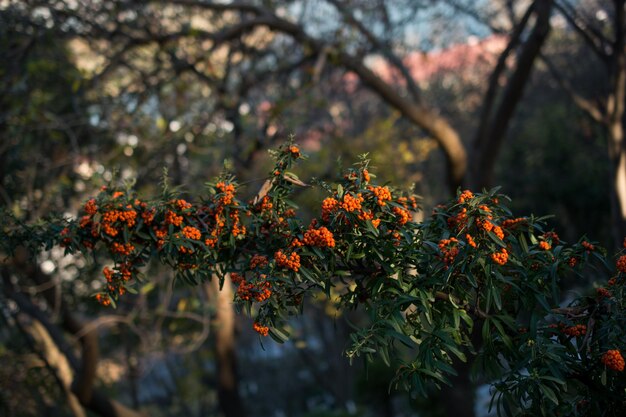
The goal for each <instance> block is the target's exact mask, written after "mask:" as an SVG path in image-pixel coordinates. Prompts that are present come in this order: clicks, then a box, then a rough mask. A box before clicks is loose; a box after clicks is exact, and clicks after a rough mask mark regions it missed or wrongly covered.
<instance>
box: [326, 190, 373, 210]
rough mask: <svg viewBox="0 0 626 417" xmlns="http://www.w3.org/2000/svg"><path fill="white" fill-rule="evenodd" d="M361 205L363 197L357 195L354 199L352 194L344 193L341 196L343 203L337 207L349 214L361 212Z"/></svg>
mask: <svg viewBox="0 0 626 417" xmlns="http://www.w3.org/2000/svg"><path fill="white" fill-rule="evenodd" d="M361 203H363V196H362V195H361V194H357V195H356V197H354V196H353V195H352V194H350V193H346V194H344V196H343V202H342V203H341V204H340V205H339V206H340V207H341V208H342V209H344V210H345V211H347V212H348V213H351V212H353V211H358V210H361ZM322 209H323V207H322Z"/></svg>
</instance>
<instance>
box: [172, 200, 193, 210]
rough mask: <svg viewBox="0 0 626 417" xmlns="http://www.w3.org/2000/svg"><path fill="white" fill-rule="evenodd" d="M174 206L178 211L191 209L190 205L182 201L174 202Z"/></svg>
mask: <svg viewBox="0 0 626 417" xmlns="http://www.w3.org/2000/svg"><path fill="white" fill-rule="evenodd" d="M174 204H175V205H176V207H178V210H180V211H184V210H189V209H190V208H191V203H189V202H187V201H185V200H182V199H178V200H174Z"/></svg>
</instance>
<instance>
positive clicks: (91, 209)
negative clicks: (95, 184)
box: [83, 198, 98, 216]
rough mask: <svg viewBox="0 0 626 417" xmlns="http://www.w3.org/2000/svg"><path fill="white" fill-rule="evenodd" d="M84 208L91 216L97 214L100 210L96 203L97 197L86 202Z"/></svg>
mask: <svg viewBox="0 0 626 417" xmlns="http://www.w3.org/2000/svg"><path fill="white" fill-rule="evenodd" d="M83 210H85V213H87V214H88V215H89V216H93V215H94V214H96V213H97V212H98V206H97V205H96V199H95V198H92V199H90V200H89V201H87V202H86V203H85V206H84V207H83Z"/></svg>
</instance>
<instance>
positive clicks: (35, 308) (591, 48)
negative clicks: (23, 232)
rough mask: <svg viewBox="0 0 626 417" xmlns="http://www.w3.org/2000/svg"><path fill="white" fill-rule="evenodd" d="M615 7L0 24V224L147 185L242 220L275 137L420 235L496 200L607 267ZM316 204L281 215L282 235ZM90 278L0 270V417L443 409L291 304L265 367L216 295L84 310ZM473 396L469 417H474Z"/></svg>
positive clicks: (412, 1) (315, 7)
mask: <svg viewBox="0 0 626 417" xmlns="http://www.w3.org/2000/svg"><path fill="white" fill-rule="evenodd" d="M624 3H625V2H624V0H536V1H530V0H297V1H295V0H294V1H281V0H258V1H255V0H234V1H222V2H214V1H210V0H163V1H149V0H147V1H134V0H116V1H113V0H112V1H105V0H47V1H36V0H1V1H0V89H1V90H0V208H2V210H4V212H5V213H6V212H10V213H12V214H13V215H14V216H16V217H17V218H18V219H20V220H23V221H26V222H35V221H36V220H37V219H41V218H45V217H46V216H49V215H51V214H52V213H57V214H61V215H65V216H69V217H71V216H74V215H75V214H76V212H77V209H78V207H79V206H80V204H81V203H82V202H84V201H85V200H86V199H87V198H89V197H90V196H92V195H94V194H95V193H97V191H98V189H99V187H100V186H102V185H103V184H107V183H110V182H113V183H117V184H119V183H125V182H132V183H134V187H135V188H136V189H137V190H138V192H139V193H140V194H141V195H143V196H153V195H156V194H158V193H159V192H160V187H161V185H160V184H161V182H162V178H163V173H164V170H166V171H167V173H168V177H169V182H170V184H172V185H174V186H181V187H182V190H183V193H184V195H185V196H186V197H187V198H189V199H197V198H198V197H199V196H201V195H202V192H203V184H204V183H205V182H207V181H208V180H210V179H211V178H212V177H214V176H216V175H218V174H219V173H220V172H223V171H225V170H226V171H230V172H233V173H234V174H236V175H237V177H238V178H239V182H240V183H241V184H242V185H243V188H242V192H243V194H244V197H246V196H247V197H251V196H253V195H254V194H255V193H256V191H257V190H258V188H259V187H260V186H261V184H262V183H263V180H264V178H265V176H266V175H267V174H268V171H269V170H270V169H271V166H272V165H271V164H272V161H271V158H270V157H269V154H268V150H269V149H271V148H273V147H276V146H278V145H279V144H281V143H283V142H284V141H286V140H287V139H288V137H289V136H290V135H293V136H294V138H295V141H296V143H298V144H299V145H300V146H301V148H302V150H303V151H304V152H305V153H306V154H307V155H308V160H307V161H306V162H305V163H303V164H302V165H301V166H299V167H298V168H297V173H298V175H299V176H300V178H302V179H303V180H304V181H306V182H308V181H310V180H311V179H313V178H318V179H322V180H327V181H332V180H333V179H335V178H337V177H338V175H340V173H341V170H342V168H346V167H349V166H350V165H351V164H352V163H353V162H355V161H357V160H358V156H359V155H361V154H365V153H367V154H368V158H370V159H371V166H372V167H373V168H372V170H371V171H372V172H373V173H375V174H376V176H377V182H379V183H391V184H394V185H396V186H399V187H404V188H407V189H408V188H413V189H414V190H415V192H416V193H417V194H419V195H420V196H422V205H423V211H422V213H423V214H422V215H423V216H428V215H429V214H430V212H431V210H432V208H433V207H434V206H435V205H437V204H438V203H441V202H443V201H445V200H446V199H448V198H450V197H451V196H452V195H453V193H454V192H455V190H457V189H458V188H459V187H463V188H465V187H469V188H472V189H474V190H476V191H479V190H480V189H481V188H483V187H487V188H491V187H494V186H500V187H502V188H501V191H502V192H503V193H505V194H507V195H509V196H510V197H511V198H512V202H511V204H510V205H511V208H512V209H513V211H514V212H515V213H516V214H518V215H528V214H530V213H533V214H536V215H554V217H553V218H551V219H550V220H549V222H550V225H551V226H552V227H553V228H554V230H555V231H556V232H557V233H559V235H560V236H561V238H562V239H564V240H566V241H570V242H573V241H576V240H578V239H579V238H580V237H581V236H587V238H588V239H589V240H591V241H595V242H598V243H599V244H600V245H602V246H604V247H605V248H607V249H609V250H612V249H615V248H616V247H618V246H621V239H622V238H623V237H624V235H625V234H626V233H625V232H626V228H625V227H624V224H625V221H624V217H625V216H624V213H626V151H625V150H624V149H625V145H624V143H623V142H624V128H623V126H624V122H625V116H624V105H625V104H626V103H625V94H626V93H625V89H626V52H625V49H624V44H625V31H626V19H625V13H626V11H625V8H624V7H625V6H624ZM320 195H321V192H320V191H319V190H316V189H307V190H303V191H302V192H299V193H298V194H297V195H296V196H295V197H296V200H297V203H298V204H299V205H300V213H301V215H302V216H304V217H309V218H310V217H314V216H316V215H319V207H318V204H319V201H320V199H319V196H320ZM417 220H419V219H417ZM0 221H1V219H0ZM0 255H2V258H3V259H5V254H0ZM103 261H104V260H103V259H97V258H96V259H84V258H81V257H80V256H65V255H64V253H63V250H62V249H52V250H49V251H43V252H41V253H39V254H36V259H35V260H31V261H28V262H26V264H25V265H22V267H20V268H18V267H15V266H14V265H11V264H10V262H9V261H7V260H3V261H2V263H1V264H0V268H1V269H0V271H1V272H2V281H1V283H0V288H1V289H2V291H0V415H2V416H7V417H8V416H120V417H121V416H124V417H126V416H129V417H130V416H133V417H134V416H140V415H150V416H181V417H182V416H185V417H187V416H224V417H242V416H250V417H274V416H275V417H282V416H285V417H291V416H294V417H296V416H298V417H299V416H302V417H304V416H307V417H313V416H316V417H331V416H332V417H339V416H385V417H392V416H398V417H399V416H437V415H446V401H445V399H446V397H445V393H444V395H443V396H441V395H439V394H437V393H436V392H433V395H432V396H431V397H429V398H428V399H411V398H409V397H408V396H407V394H406V393H403V392H398V391H395V390H393V389H391V390H390V389H389V387H390V385H389V384H390V381H391V379H392V377H393V373H392V371H391V370H390V369H389V368H387V367H386V366H385V365H384V364H382V363H369V364H367V366H366V364H364V363H358V362H355V363H353V364H349V363H348V362H347V360H346V359H345V358H344V357H343V356H342V352H343V350H344V349H345V347H346V345H347V342H348V335H349V333H350V323H359V322H360V321H362V320H364V317H363V316H362V314H361V313H360V312H359V311H355V312H350V313H349V314H347V315H348V317H346V313H345V312H343V313H342V312H340V311H338V310H337V309H336V306H335V305H334V304H333V303H332V301H328V300H309V301H308V305H307V307H306V310H307V314H306V316H305V317H301V318H299V319H297V320H294V321H293V322H292V324H291V328H290V331H291V334H292V339H291V340H290V341H289V342H287V343H285V344H283V345H279V344H276V343H275V342H273V341H272V340H265V339H264V340H262V341H259V338H258V336H257V335H256V334H255V333H253V332H252V331H251V326H250V321H249V320H248V319H247V318H245V317H244V316H243V315H239V314H236V313H235V312H234V310H233V307H232V302H231V301H232V292H231V290H230V289H229V287H228V286H227V287H226V288H225V290H224V291H221V292H220V291H218V290H217V288H216V287H215V285H212V284H206V285H201V286H199V287H197V288H189V287H186V286H184V285H179V284H177V283H176V282H175V281H174V276H173V273H172V272H171V271H168V270H166V269H164V268H162V267H160V266H159V265H156V264H155V265H151V266H150V267H149V268H148V270H147V271H146V274H147V275H148V276H149V277H150V280H149V282H148V283H147V284H145V285H143V286H142V287H141V288H139V293H138V294H137V295H129V296H128V297H125V299H124V301H123V302H122V303H121V304H120V306H119V307H118V308H117V309H115V310H112V309H103V308H101V307H99V306H98V305H97V304H96V303H95V302H94V299H93V294H94V292H96V291H97V290H98V289H99V288H100V286H101V285H102V282H103V279H102V277H101V272H100V271H101V268H102V262H103ZM577 284H578V287H575V288H572V289H571V290H570V291H584V288H583V287H584V283H580V282H579V283H577ZM581 285H582V286H581ZM564 297H567V294H564ZM85 370H93V371H94V372H92V374H90V375H85V374H84V373H85V372H86V371H85ZM485 382H487V381H477V382H476V390H475V393H476V395H475V398H472V397H471V396H470V397H469V398H467V399H466V401H467V407H466V409H467V415H468V416H472V415H480V416H482V415H488V414H489V412H488V409H487V406H486V405H485V401H487V400H488V397H489V395H488V387H487V386H485V385H482V384H484V383H485ZM72 383H73V384H77V383H80V384H86V385H85V386H87V387H89V388H90V389H92V390H93V392H94V394H93V395H92V399H91V400H90V401H89V402H87V403H85V402H81V401H80V400H79V399H77V398H76V397H75V396H73V394H72V393H71V392H70V391H71V389H70V390H68V387H71V386H72Z"/></svg>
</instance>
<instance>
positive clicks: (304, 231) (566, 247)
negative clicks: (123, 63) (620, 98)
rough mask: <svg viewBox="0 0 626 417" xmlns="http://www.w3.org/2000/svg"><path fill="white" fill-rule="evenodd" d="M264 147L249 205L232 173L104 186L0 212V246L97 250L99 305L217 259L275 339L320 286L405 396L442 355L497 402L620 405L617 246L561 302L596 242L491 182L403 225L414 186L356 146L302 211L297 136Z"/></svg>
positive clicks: (203, 274)
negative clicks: (180, 186)
mask: <svg viewBox="0 0 626 417" xmlns="http://www.w3.org/2000/svg"><path fill="white" fill-rule="evenodd" d="M274 156H275V158H276V165H275V167H274V169H273V170H272V171H271V174H270V176H269V179H268V180H267V181H266V183H265V185H264V187H263V188H262V190H261V191H260V192H259V193H258V195H257V197H256V198H255V199H254V200H252V201H250V202H248V203H244V202H242V201H240V200H239V199H238V197H237V193H238V190H239V185H238V184H237V183H236V181H235V179H234V178H233V177H230V176H222V177H220V178H218V179H217V180H216V181H214V182H212V183H210V184H208V185H207V191H208V192H207V194H206V195H205V196H203V197H202V198H200V199H199V200H198V201H197V202H194V203H192V202H188V201H186V200H184V199H182V198H180V197H179V196H178V195H177V194H175V193H172V192H169V191H167V190H165V191H164V193H163V195H162V196H160V197H159V198H156V199H154V200H152V201H146V200H142V199H140V198H138V197H137V196H136V195H135V193H134V192H133V191H132V190H131V189H126V190H118V189H115V188H103V189H102V190H101V192H100V193H99V194H98V195H97V196H96V197H94V198H92V199H90V200H88V201H87V202H86V204H85V205H84V207H83V208H82V209H81V212H80V216H79V218H78V219H77V220H67V221H65V222H64V223H63V224H59V223H45V224H43V225H38V226H30V225H24V224H18V223H16V222H15V221H13V222H11V221H9V220H10V218H7V219H8V221H7V222H6V224H7V226H5V227H4V228H3V230H2V236H0V237H1V238H2V242H3V245H4V247H5V250H6V251H9V250H10V249H11V248H13V247H14V246H15V245H17V244H22V245H30V247H31V248H33V249H35V248H38V247H41V246H42V245H45V246H46V247H51V246H52V245H55V244H60V245H62V246H63V247H65V248H66V251H67V252H68V253H75V252H78V251H80V252H82V253H84V254H85V255H89V254H91V253H92V252H93V251H104V252H105V253H106V254H107V255H108V257H109V258H110V259H111V260H112V262H113V266H112V267H105V268H104V269H103V277H104V279H105V280H106V287H105V290H104V291H103V292H101V293H99V294H97V295H95V298H96V299H97V300H98V301H99V302H100V303H101V304H103V305H105V306H108V305H113V306H114V305H115V304H116V302H117V301H118V300H119V298H120V297H121V296H123V295H124V294H125V293H126V292H133V291H134V288H135V287H136V285H137V283H139V282H141V281H142V280H144V279H145V278H143V276H142V274H141V273H140V271H141V268H142V267H144V266H145V265H146V264H147V263H148V261H150V260H151V259H154V258H156V259H158V260H159V261H161V262H162V263H163V264H165V265H167V266H169V267H171V268H172V269H173V270H175V271H176V273H177V277H178V278H179V279H180V280H182V281H184V282H186V283H188V284H190V285H193V284H197V283H198V282H201V281H206V280H210V279H211V277H212V276H217V277H220V279H223V277H224V276H225V274H227V273H229V274H230V275H231V278H232V282H233V283H234V285H235V286H236V295H235V298H236V300H235V301H236V302H237V305H238V306H240V307H241V309H242V310H245V311H248V312H249V313H250V312H252V311H254V312H255V313H254V324H253V328H254V330H256V331H257V332H258V333H259V334H260V335H261V336H267V335H270V336H272V337H273V338H275V339H276V340H278V341H284V340H286V338H287V335H286V334H285V331H284V330H282V325H283V324H284V323H285V320H286V319H287V318H288V317H289V316H291V315H297V314H301V313H302V312H303V309H304V307H303V304H304V299H305V297H307V296H310V295H311V294H313V293H316V292H322V293H325V294H327V295H328V296H329V297H330V294H331V291H332V292H333V294H337V293H338V294H340V300H341V306H342V308H345V309H353V308H362V309H363V310H364V311H366V312H368V313H369V316H370V319H371V322H370V325H368V326H367V327H364V328H361V329H356V330H355V332H354V333H353V334H352V342H353V344H352V347H351V348H349V349H348V355H349V356H350V358H354V357H358V356H365V357H366V358H367V359H372V358H373V356H374V355H376V354H378V355H379V356H380V357H381V358H382V359H383V360H384V361H385V362H387V363H388V364H390V365H393V366H396V367H397V369H398V371H397V378H396V380H395V385H397V386H402V387H405V388H406V389H408V390H410V391H411V392H412V393H413V394H416V395H426V391H427V386H428V384H434V385H436V386H440V385H441V384H447V383H448V377H449V376H450V375H454V374H455V371H454V369H453V368H452V366H451V364H452V363H453V362H452V359H453V358H454V357H456V358H458V359H460V360H462V361H472V362H473V364H474V370H475V373H476V374H477V377H478V378H481V379H483V380H488V381H491V382H492V384H493V386H494V388H495V390H494V391H493V392H494V404H495V405H496V406H497V407H498V409H499V410H500V411H501V412H502V413H504V414H510V415H514V414H517V413H519V412H521V411H522V410H527V411H532V412H539V413H542V414H545V415H555V414H556V413H559V414H561V415H571V414H574V413H583V414H585V415H596V414H597V415H600V414H601V413H605V414H602V415H619V412H621V410H622V409H623V408H622V407H623V404H622V401H623V400H620V399H621V398H623V393H624V389H626V381H625V378H624V373H623V370H624V360H623V358H622V353H621V352H623V351H624V349H625V345H626V331H625V330H624V329H625V328H626V327H625V326H624V325H625V324H626V315H625V313H624V311H625V310H624V290H623V288H624V282H625V280H626V255H622V256H620V257H619V259H618V260H617V274H616V275H615V276H613V277H612V278H611V279H610V280H608V282H607V284H606V286H602V287H598V288H597V289H596V292H595V293H594V294H591V295H583V296H581V297H579V298H577V299H576V300H574V301H573V302H571V303H570V304H569V305H562V294H561V287H562V280H563V279H564V278H565V277H577V276H579V277H582V276H586V275H588V273H589V271H590V270H591V269H590V267H591V266H593V265H594V264H599V265H601V269H602V270H604V271H611V270H612V268H610V267H609V265H608V264H609V262H608V261H607V259H606V257H605V255H604V253H603V251H602V250H601V249H599V248H597V247H596V246H595V245H594V244H593V243H590V242H588V241H586V240H584V239H581V240H580V241H579V242H577V243H574V244H571V245H570V244H566V243H565V242H563V241H561V239H560V238H559V236H558V235H557V234H556V233H554V232H552V231H547V230H544V228H545V222H544V219H542V218H535V217H533V216H529V217H514V216H513V215H512V213H511V212H510V211H509V209H508V208H507V207H506V205H505V204H504V202H506V201H508V199H507V197H505V196H503V195H499V194H498V193H497V189H496V190H492V191H489V192H483V193H480V194H479V193H472V192H471V191H468V190H465V191H463V192H459V193H458V196H457V198H456V199H454V200H453V201H450V202H449V203H447V204H445V205H441V206H438V207H436V208H435V210H434V211H433V213H432V215H431V216H430V217H429V218H428V219H427V220H425V221H424V222H422V223H417V222H414V221H413V220H412V219H413V212H414V211H416V210H417V209H418V202H417V199H416V197H415V196H413V195H409V194H406V193H403V192H400V191H398V190H396V189H394V188H392V187H389V186H387V185H376V184H375V183H374V179H375V178H374V175H373V174H371V173H370V172H369V166H368V161H367V160H366V159H363V160H362V161H361V162H360V163H358V164H355V166H354V168H351V169H348V170H347V172H346V174H345V176H344V178H343V179H342V181H340V182H339V183H337V184H326V183H319V184H318V186H319V187H321V188H322V189H323V190H324V191H325V192H326V194H327V195H326V197H325V198H324V199H323V201H321V202H320V211H319V213H318V214H319V216H318V218H317V219H314V220H312V221H311V222H309V223H308V224H305V223H304V222H303V221H302V220H301V218H300V217H299V216H298V214H297V212H296V209H297V207H296V206H295V205H294V204H293V203H292V202H291V201H290V200H289V199H288V198H289V196H290V194H291V192H292V190H293V188H294V187H297V186H301V185H303V184H304V183H302V182H301V181H300V180H299V179H298V178H297V177H296V176H295V175H294V174H293V173H291V172H290V171H289V170H290V169H291V167H292V165H293V164H294V163H295V162H296V161H297V160H299V159H302V158H303V156H302V154H301V152H300V149H299V148H298V147H297V146H296V145H294V144H293V143H287V144H285V145H283V146H281V147H280V148H279V149H278V150H276V151H275V152H274ZM618 255H621V254H618ZM603 264H604V266H602V265H603ZM601 269H596V270H594V278H596V279H600V278H599V277H598V274H599V272H598V271H600V270H601ZM253 307H254V308H253ZM250 314H251V313H250ZM476 336H479V337H478V338H477V337H476ZM476 340H479V342H478V343H476ZM472 341H474V342H472ZM580 375H584V376H585V378H580V377H579V376H580ZM598 386H601V387H604V388H605V390H606V395H598V388H597V387H598ZM607 410H608V412H609V414H606V412H607ZM611 410H612V411H611ZM611 413H614V414H611ZM615 413H617V414H615Z"/></svg>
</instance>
